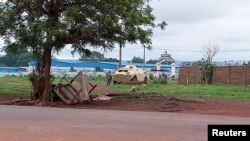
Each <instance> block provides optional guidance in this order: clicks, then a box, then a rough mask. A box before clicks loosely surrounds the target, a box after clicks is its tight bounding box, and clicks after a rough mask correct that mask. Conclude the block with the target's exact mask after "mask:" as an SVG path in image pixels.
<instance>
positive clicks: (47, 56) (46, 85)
mask: <svg viewBox="0 0 250 141" xmlns="http://www.w3.org/2000/svg"><path fill="white" fill-rule="evenodd" d="M43 58H44V59H43V61H44V62H43V66H44V67H43V68H42V69H43V78H44V79H43V90H42V103H43V104H45V103H46V102H47V101H48V98H49V89H50V67H51V49H50V48H45V50H44V54H43Z"/></svg>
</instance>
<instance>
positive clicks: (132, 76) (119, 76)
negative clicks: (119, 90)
mask: <svg viewBox="0 0 250 141" xmlns="http://www.w3.org/2000/svg"><path fill="white" fill-rule="evenodd" d="M112 79H113V83H125V84H139V83H147V81H148V79H149V73H147V72H145V71H143V70H140V69H137V68H136V66H134V65H127V66H125V67H123V68H119V69H118V70H117V71H115V72H113V73H112Z"/></svg>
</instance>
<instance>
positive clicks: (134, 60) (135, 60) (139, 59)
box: [131, 56, 143, 63]
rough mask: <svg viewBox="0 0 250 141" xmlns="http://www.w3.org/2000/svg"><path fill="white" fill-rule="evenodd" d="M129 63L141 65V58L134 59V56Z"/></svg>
mask: <svg viewBox="0 0 250 141" xmlns="http://www.w3.org/2000/svg"><path fill="white" fill-rule="evenodd" d="M131 61H132V63H143V59H142V58H141V57H136V56H134V57H133V59H132V60H131Z"/></svg>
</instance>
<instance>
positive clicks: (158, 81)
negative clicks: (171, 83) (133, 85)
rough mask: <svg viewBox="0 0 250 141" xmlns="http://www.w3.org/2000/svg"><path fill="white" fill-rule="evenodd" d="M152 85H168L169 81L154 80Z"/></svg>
mask: <svg viewBox="0 0 250 141" xmlns="http://www.w3.org/2000/svg"><path fill="white" fill-rule="evenodd" d="M152 83H153V84H162V85H166V84H168V80H167V79H163V78H161V79H154V80H153V81H152Z"/></svg>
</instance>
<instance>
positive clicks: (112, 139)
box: [0, 106, 250, 141]
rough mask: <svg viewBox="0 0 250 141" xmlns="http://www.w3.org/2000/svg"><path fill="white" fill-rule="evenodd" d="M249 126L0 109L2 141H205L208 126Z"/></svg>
mask: <svg viewBox="0 0 250 141" xmlns="http://www.w3.org/2000/svg"><path fill="white" fill-rule="evenodd" d="M249 123H250V118H243V117H230V116H208V115H192V114H178V113H160V112H133V111H115V110H87V109H64V108H45V107H25V106H0V140H3V141H49V140H50V141H206V140H207V125H208V124H249Z"/></svg>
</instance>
